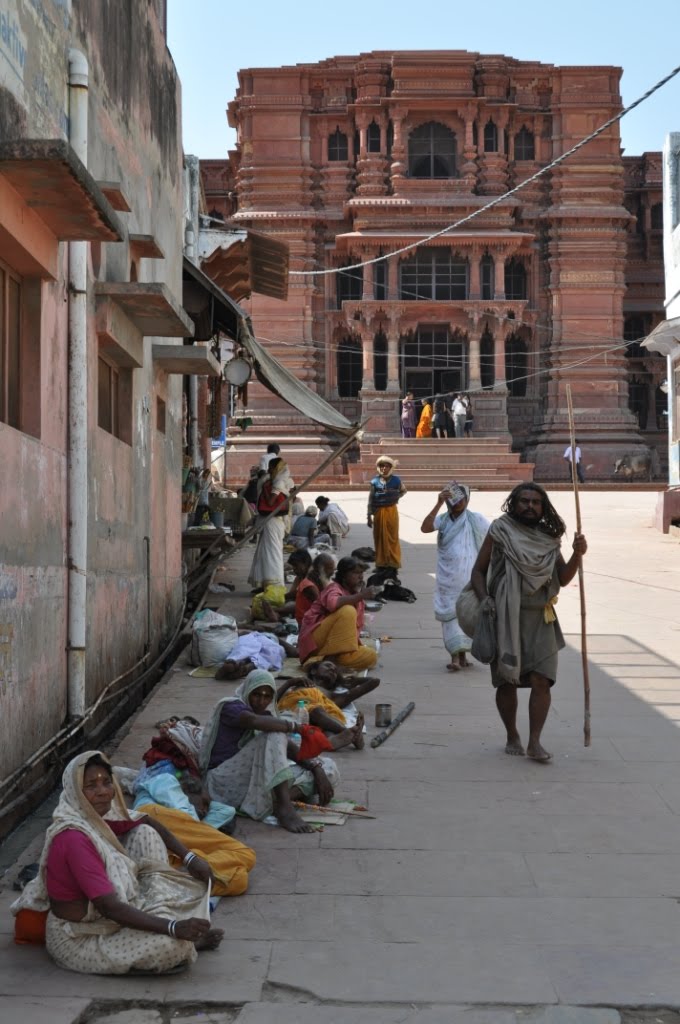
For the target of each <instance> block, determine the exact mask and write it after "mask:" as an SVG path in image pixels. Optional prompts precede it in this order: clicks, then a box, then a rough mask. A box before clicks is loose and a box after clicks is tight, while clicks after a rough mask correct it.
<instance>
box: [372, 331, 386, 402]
mask: <svg viewBox="0 0 680 1024" xmlns="http://www.w3.org/2000/svg"><path fill="white" fill-rule="evenodd" d="M373 378H374V380H375V390H376V391H386V390H387V338H386V337H385V335H384V334H383V332H382V331H380V333H379V334H376V336H375V338H374V340H373Z"/></svg>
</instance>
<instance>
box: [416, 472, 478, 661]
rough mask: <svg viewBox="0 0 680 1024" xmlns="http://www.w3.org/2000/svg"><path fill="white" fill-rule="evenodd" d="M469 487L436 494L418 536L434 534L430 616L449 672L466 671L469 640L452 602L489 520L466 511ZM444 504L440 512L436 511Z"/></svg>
mask: <svg viewBox="0 0 680 1024" xmlns="http://www.w3.org/2000/svg"><path fill="white" fill-rule="evenodd" d="M469 501H470V488H469V487H466V486H465V485H464V484H459V483H458V482H457V481H456V480H453V481H452V482H451V483H450V484H447V485H446V487H444V488H443V490H442V491H441V492H440V493H439V496H438V497H437V504H436V505H435V507H434V508H433V509H432V511H431V512H428V514H427V515H426V516H425V519H424V520H423V523H422V525H421V527H420V529H421V532H422V533H434V532H435V531H436V532H437V570H436V585H435V591H434V614H435V618H436V619H438V620H439V622H441V624H442V631H443V633H444V646H445V647H446V650H447V651H448V653H449V654H450V655H451V661H450V663H449V664H448V665H447V668H448V670H449V672H458V671H459V670H460V669H461V668H467V666H468V665H469V664H470V662H469V661H468V660H467V657H466V654H467V652H468V651H469V650H470V648H471V646H472V641H471V640H470V638H469V637H468V636H467V635H466V634H465V633H464V632H463V630H462V629H461V627H460V625H459V624H458V620H457V618H456V601H457V600H458V597H459V596H460V592H461V590H462V589H463V587H464V586H465V585H466V584H467V583H469V581H470V574H471V572H472V567H473V565H474V564H475V561H476V559H477V555H478V553H479V549H480V548H481V546H482V542H483V541H484V538H485V537H486V534H487V531H488V529H489V521H488V519H486V518H485V517H484V516H483V515H481V514H480V513H479V512H470V511H469V509H468V503H469ZM444 504H445V505H446V509H445V511H444V512H442V513H440V512H439V510H440V508H441V506H442V505H444Z"/></svg>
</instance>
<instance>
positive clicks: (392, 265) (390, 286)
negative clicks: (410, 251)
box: [385, 257, 399, 302]
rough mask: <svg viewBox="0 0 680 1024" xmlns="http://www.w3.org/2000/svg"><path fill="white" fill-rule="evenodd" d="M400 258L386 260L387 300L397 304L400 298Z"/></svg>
mask: <svg viewBox="0 0 680 1024" xmlns="http://www.w3.org/2000/svg"><path fill="white" fill-rule="evenodd" d="M398 259H399V258H398V257H393V258H391V259H389V260H385V264H386V265H387V298H388V300H389V301H390V302H396V301H397V299H398V298H399V262H398Z"/></svg>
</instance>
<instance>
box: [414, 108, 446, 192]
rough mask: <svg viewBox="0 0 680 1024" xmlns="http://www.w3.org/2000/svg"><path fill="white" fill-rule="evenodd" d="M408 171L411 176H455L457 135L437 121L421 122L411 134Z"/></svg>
mask: <svg viewBox="0 0 680 1024" xmlns="http://www.w3.org/2000/svg"><path fill="white" fill-rule="evenodd" d="M408 173H409V177H411V178H455V177H456V136H455V134H454V133H453V132H452V131H451V129H450V128H447V127H446V125H443V124H439V123H438V122H436V121H428V123H427V124H421V125H420V126H419V127H418V128H414V130H413V131H412V132H411V134H410V135H409V140H408Z"/></svg>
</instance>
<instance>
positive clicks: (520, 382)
mask: <svg viewBox="0 0 680 1024" xmlns="http://www.w3.org/2000/svg"><path fill="white" fill-rule="evenodd" d="M527 367H528V353H527V346H526V342H525V341H524V339H523V338H520V337H519V336H518V335H516V334H511V335H510V337H509V338H507V339H506V342H505V380H506V384H507V388H508V392H509V394H511V395H512V396H513V397H514V398H523V397H524V396H525V395H526V393H527Z"/></svg>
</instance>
